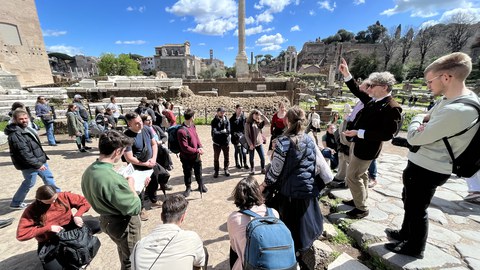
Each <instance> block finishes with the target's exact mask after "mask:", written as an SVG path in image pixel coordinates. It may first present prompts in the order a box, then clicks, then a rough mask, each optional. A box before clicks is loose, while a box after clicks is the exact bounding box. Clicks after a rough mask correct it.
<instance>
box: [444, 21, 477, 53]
mask: <svg viewBox="0 0 480 270" xmlns="http://www.w3.org/2000/svg"><path fill="white" fill-rule="evenodd" d="M473 23H475V17H474V16H473V15H472V14H469V13H465V12H458V13H455V14H454V15H452V17H451V18H450V20H449V25H448V30H447V39H448V42H447V47H448V48H449V49H450V51H451V52H459V51H461V50H462V48H463V47H464V46H465V44H466V43H467V41H468V39H469V38H470V37H471V36H473V33H474V30H473V28H472V27H471V24H473Z"/></svg>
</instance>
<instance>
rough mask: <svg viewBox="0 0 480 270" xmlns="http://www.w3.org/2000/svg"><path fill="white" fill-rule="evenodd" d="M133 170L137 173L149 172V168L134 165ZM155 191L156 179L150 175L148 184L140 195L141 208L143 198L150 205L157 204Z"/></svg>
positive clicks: (153, 175) (156, 186)
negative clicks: (146, 199)
mask: <svg viewBox="0 0 480 270" xmlns="http://www.w3.org/2000/svg"><path fill="white" fill-rule="evenodd" d="M133 168H135V170H139V171H146V170H150V169H151V168H148V167H144V166H137V165H134V166H133ZM157 189H158V179H157V177H155V174H153V173H152V175H151V176H150V183H148V185H147V186H146V187H145V191H144V192H142V193H140V201H141V202H142V208H143V197H144V195H145V197H147V198H148V199H149V200H150V201H151V202H152V203H155V202H157V200H158V199H157Z"/></svg>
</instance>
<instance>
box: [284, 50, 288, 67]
mask: <svg viewBox="0 0 480 270" xmlns="http://www.w3.org/2000/svg"><path fill="white" fill-rule="evenodd" d="M287 59H288V54H287V53H285V68H284V69H283V71H285V72H287Z"/></svg>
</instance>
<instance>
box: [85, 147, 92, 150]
mask: <svg viewBox="0 0 480 270" xmlns="http://www.w3.org/2000/svg"><path fill="white" fill-rule="evenodd" d="M84 149H85V150H92V147H90V146H85V147H84Z"/></svg>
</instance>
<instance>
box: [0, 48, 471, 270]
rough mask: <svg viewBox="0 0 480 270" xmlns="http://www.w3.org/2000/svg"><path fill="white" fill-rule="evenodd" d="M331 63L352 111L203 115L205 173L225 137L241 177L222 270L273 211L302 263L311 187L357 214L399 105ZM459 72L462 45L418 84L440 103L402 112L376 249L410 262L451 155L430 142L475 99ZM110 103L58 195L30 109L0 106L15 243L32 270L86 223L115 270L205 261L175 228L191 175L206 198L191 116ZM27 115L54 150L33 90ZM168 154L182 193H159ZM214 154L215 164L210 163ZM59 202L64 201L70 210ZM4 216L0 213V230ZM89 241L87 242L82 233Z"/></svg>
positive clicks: (456, 126) (72, 122)
mask: <svg viewBox="0 0 480 270" xmlns="http://www.w3.org/2000/svg"><path fill="white" fill-rule="evenodd" d="M339 71H340V73H341V74H342V75H343V77H344V80H345V82H346V85H347V87H348V88H349V90H350V91H351V92H352V93H353V94H354V95H355V96H356V97H357V98H358V99H359V101H358V103H357V104H356V105H355V106H354V107H353V109H352V108H351V107H350V105H348V104H347V105H345V108H344V115H343V116H342V117H340V115H339V114H338V113H334V114H332V117H331V119H330V121H329V122H327V123H322V122H321V117H320V115H319V114H318V112H317V111H316V108H315V107H314V106H312V107H310V111H309V112H308V113H306V112H305V111H304V110H302V109H301V108H299V107H297V106H293V107H291V108H287V106H286V104H285V103H283V102H280V103H278V109H277V111H276V112H275V114H274V115H273V117H272V119H268V118H267V117H266V116H265V115H264V114H263V113H262V111H261V110H260V109H258V108H254V109H252V110H251V111H250V112H248V113H245V112H244V111H243V107H242V105H241V104H238V105H236V106H235V108H231V110H232V111H234V112H233V114H232V115H231V117H230V118H228V117H227V115H226V111H227V109H226V108H224V107H218V109H217V110H216V114H215V116H214V118H213V120H212V121H211V123H210V125H211V137H212V142H213V156H214V164H213V169H214V171H213V178H214V179H215V178H219V177H220V175H221V174H222V175H223V176H224V177H229V176H230V170H229V167H230V143H231V144H232V145H233V148H234V151H233V152H234V160H235V168H236V169H239V170H242V169H246V170H249V171H248V172H249V176H247V177H245V178H242V179H241V180H240V181H239V182H238V183H237V184H236V186H235V188H234V190H233V191H232V197H233V200H234V204H235V205H236V206H237V207H238V208H239V210H240V211H235V212H233V213H231V214H230V216H228V217H226V219H227V229H228V235H229V239H230V260H229V263H230V267H231V269H244V267H245V265H246V264H250V263H251V261H250V260H251V258H249V257H248V256H247V254H250V252H251V250H248V249H250V248H251V246H249V245H250V244H249V243H247V242H248V241H247V233H248V230H247V227H248V226H249V224H250V223H251V222H253V220H255V219H256V218H262V217H264V218H273V219H280V220H281V221H282V223H281V224H284V226H285V227H286V228H288V230H287V231H288V233H287V234H286V235H285V236H286V237H287V238H290V239H291V241H292V243H293V249H292V252H291V255H292V256H294V258H295V263H294V265H290V266H288V267H291V268H288V267H286V268H284V269H297V264H298V267H300V269H303V268H304V267H305V266H306V264H305V261H304V258H306V256H309V255H308V253H309V252H313V249H312V245H313V241H315V240H316V239H317V238H318V237H319V236H320V235H321V234H322V232H323V216H322V213H321V211H320V206H319V203H318V199H319V196H320V194H321V191H322V189H324V187H325V186H329V187H331V188H338V187H347V188H348V189H349V190H350V193H351V195H352V198H353V199H352V200H344V201H343V203H344V204H346V205H349V206H351V207H353V208H352V210H350V211H347V212H346V216H347V217H349V218H352V219H361V218H364V217H367V216H368V215H369V213H370V211H369V208H368V203H367V202H368V197H369V191H368V189H369V187H373V186H375V185H376V184H377V179H376V174H377V171H376V162H375V161H376V159H377V158H378V157H379V155H380V153H381V150H382V145H383V142H386V141H389V140H391V139H392V138H393V137H394V136H395V135H396V134H397V133H398V129H399V127H400V126H399V123H401V122H402V108H401V106H400V105H399V104H398V103H397V102H396V101H395V100H394V98H393V97H392V95H391V92H392V88H393V85H394V84H395V79H394V76H393V75H392V74H391V73H389V72H374V73H372V74H370V76H369V77H368V78H367V79H365V80H363V81H362V82H360V83H359V82H357V81H356V80H355V79H354V78H353V76H352V74H350V71H349V67H348V64H347V62H346V61H345V60H344V59H342V60H341V64H340V66H339ZM470 72H471V59H470V57H468V56H467V55H466V54H463V53H453V54H450V55H446V56H444V57H441V58H439V59H437V60H436V61H434V62H433V63H432V64H430V65H429V66H428V67H427V68H426V69H425V73H424V75H425V79H426V82H427V85H428V88H429V89H430V90H431V91H432V92H433V94H434V95H435V96H443V99H442V100H441V101H440V102H438V103H437V104H435V105H434V106H433V107H432V108H431V109H430V110H429V111H428V112H427V113H426V114H422V115H418V116H415V117H414V118H413V119H412V121H411V123H410V126H409V128H408V135H407V140H408V143H410V144H411V145H413V146H417V148H416V149H415V150H412V149H411V150H410V151H409V153H408V164H407V167H406V168H405V170H404V172H403V185H404V187H403V192H402V201H403V204H404V211H405V216H404V219H403V223H402V225H401V228H400V229H393V228H388V229H386V231H385V233H386V235H387V236H388V237H389V238H390V239H392V240H393V241H392V242H390V243H387V244H385V248H386V249H388V250H389V251H391V252H394V253H398V254H403V255H408V256H411V257H414V258H418V259H422V258H423V257H424V250H425V246H426V241H427V237H428V213H427V208H428V206H429V205H430V202H431V200H432V197H433V195H434V194H435V190H436V188H437V187H438V186H441V185H443V184H444V183H445V182H446V181H447V180H448V178H449V177H450V175H451V173H452V165H451V158H450V156H449V154H448V153H447V152H446V151H444V149H445V145H444V143H443V142H442V140H441V138H442V137H446V136H451V135H454V134H457V133H458V132H460V131H462V130H463V129H465V127H468V126H469V125H471V124H472V123H474V122H475V121H476V119H477V117H478V115H477V111H476V110H475V108H473V107H470V106H463V104H462V103H461V102H457V101H458V100H459V99H469V100H471V101H473V102H476V103H477V104H478V103H479V102H480V100H479V98H478V96H477V95H475V94H474V93H473V92H471V91H470V90H468V89H467V88H466V87H465V79H466V77H467V76H468V74H469V73H470ZM82 99H83V97H82V96H80V95H75V97H74V102H73V103H72V104H69V106H68V110H67V126H68V133H69V135H70V136H71V137H72V138H75V143H76V145H77V148H78V150H79V151H80V152H85V151H86V150H89V149H90V148H89V147H88V146H86V143H87V142H89V140H90V137H89V122H88V114H87V116H86V118H85V117H84V116H85V113H86V110H85V107H84V105H83V104H82ZM110 101H111V103H109V104H108V105H107V106H106V108H104V107H103V106H102V107H101V108H100V107H98V108H97V110H96V116H95V119H94V120H93V121H94V122H95V123H96V124H97V125H99V126H102V127H103V132H101V133H100V134H99V140H98V149H99V152H100V155H99V158H98V159H97V160H96V161H95V162H94V163H92V164H91V165H90V166H89V167H88V168H87V169H86V170H85V172H84V174H83V176H82V182H81V188H82V192H83V194H84V196H85V197H83V196H81V195H77V194H74V193H70V192H61V190H60V188H59V187H58V186H57V185H56V183H55V181H54V177H53V174H52V172H51V171H50V170H49V167H48V164H47V160H48V156H47V155H46V153H45V151H44V149H43V147H42V144H41V142H40V138H39V137H38V134H37V130H38V128H37V127H35V126H34V125H33V121H32V117H31V115H30V114H29V112H28V111H27V110H26V108H25V106H23V104H21V103H15V104H14V106H12V121H11V123H10V124H9V125H8V126H7V128H6V129H5V132H6V134H7V135H8V142H9V147H10V155H11V159H12V162H13V164H14V166H15V168H16V169H18V170H20V171H21V172H22V175H23V177H24V180H23V182H22V183H21V185H20V187H19V188H18V190H17V192H16V193H15V194H14V196H13V198H12V201H11V204H10V207H11V208H12V209H24V212H23V214H22V217H21V219H20V222H19V226H18V230H17V239H18V240H20V241H25V240H28V239H32V238H35V239H36V240H37V241H38V249H37V253H38V256H39V258H40V260H41V261H42V265H43V267H44V269H62V268H63V267H65V265H66V264H68V263H69V262H68V261H65V260H66V259H65V256H61V255H60V253H54V252H52V251H51V250H50V249H52V248H51V247H55V246H58V245H60V243H61V237H60V236H59V235H60V233H61V232H63V231H70V230H75V229H79V228H86V229H85V230H87V229H88V230H87V231H89V232H90V233H89V234H90V235H92V234H95V233H97V232H99V231H100V230H101V231H103V232H105V233H106V234H107V235H108V236H109V237H110V239H111V240H112V241H113V242H114V243H115V244H116V245H117V251H118V255H119V258H120V262H121V269H132V268H133V269H151V268H155V269H157V268H158V269H160V268H162V269H163V268H165V267H167V268H171V269H191V268H192V267H202V266H206V265H207V263H208V252H207V250H206V248H205V247H204V246H203V242H202V240H201V238H200V237H199V236H198V234H197V233H195V232H193V231H186V230H183V229H182V228H181V226H182V224H183V222H184V220H185V216H186V215H187V207H188V200H186V198H187V197H189V196H190V195H191V192H192V175H193V176H194V177H195V180H196V182H197V187H198V191H199V192H200V194H203V193H206V192H208V188H207V186H206V185H205V183H204V181H203V180H204V179H203V174H202V156H203V155H204V153H205V151H206V150H204V149H205V148H204V145H203V144H202V142H201V140H200V137H199V136H198V134H197V130H196V126H195V124H194V120H195V111H193V110H192V109H186V110H185V111H184V113H183V117H184V121H183V122H182V123H181V124H179V125H177V123H176V117H175V115H174V113H173V104H171V103H169V102H162V100H157V101H155V102H153V103H152V104H149V103H148V101H147V100H146V99H142V100H141V103H140V105H139V106H138V108H137V109H136V110H135V112H129V113H127V114H125V115H124V116H123V115H121V114H120V112H119V108H118V106H117V104H116V99H115V97H113V96H112V97H111V98H110ZM35 110H36V114H37V117H39V118H40V119H41V120H42V122H43V123H44V125H45V128H46V131H47V139H48V144H49V145H51V146H54V145H56V144H57V143H59V142H58V141H56V140H55V137H54V135H53V118H52V117H53V114H52V110H51V108H50V107H49V105H48V103H47V101H46V99H45V98H44V97H39V98H38V101H37V105H36V107H35ZM246 114H248V116H246ZM119 119H124V120H125V121H126V123H127V129H126V130H125V131H124V132H120V131H117V130H116V129H115V126H116V125H117V124H118V120H119ZM268 124H270V133H271V137H270V142H269V143H268V147H267V148H266V151H265V149H264V145H265V146H266V145H267V138H266V136H265V135H264V133H263V128H264V127H265V125H268ZM322 124H323V126H325V128H326V130H325V134H324V135H323V136H322V138H321V141H320V142H319V141H318V138H317V136H318V133H319V132H320V131H321V126H322ZM477 129H478V127H474V128H472V129H469V130H468V131H467V132H464V133H462V134H461V135H459V136H455V137H452V138H450V139H449V141H450V144H451V148H452V152H453V154H454V156H458V155H459V154H460V153H462V152H463V150H465V149H466V148H467V146H468V144H469V142H470V140H471V139H472V138H473V136H474V134H475V133H476V132H477ZM310 132H312V135H313V138H312V136H311V135H310V134H309V133H310ZM172 136H173V137H172ZM172 142H175V143H176V148H178V149H177V150H174V149H173V144H172V145H171V143H172ZM169 147H170V149H168V148H169ZM171 151H172V152H173V151H175V153H176V152H178V154H179V158H180V162H181V164H182V169H183V178H184V185H185V191H184V192H183V193H181V194H175V195H167V194H166V192H165V191H166V190H171V189H172V187H171V186H170V185H169V184H168V180H169V178H170V174H169V171H170V170H172V168H173V162H172V159H171V157H170V152H171ZM255 152H256V153H257V154H258V156H259V159H260V170H261V171H260V172H261V174H256V170H255V168H256V166H255ZM221 153H223V167H220V154H221ZM247 153H248V155H249V163H247ZM267 155H268V161H269V162H267ZM121 160H123V161H125V162H127V163H128V164H131V166H133V168H134V169H135V170H137V171H146V172H147V174H148V175H145V179H141V180H142V181H144V183H145V186H144V187H143V189H141V190H138V187H136V186H135V181H138V179H136V180H135V179H134V178H133V177H132V176H128V175H121V174H120V173H118V172H117V171H115V170H114V165H115V164H116V163H118V162H120V161H121ZM266 163H269V164H268V165H267V164H266ZM192 172H193V173H192ZM333 173H336V175H335V176H334V175H333ZM37 176H40V177H41V178H42V180H43V182H44V185H43V186H41V187H40V188H38V189H37V191H36V196H35V201H34V202H33V203H32V204H30V205H27V204H26V203H25V202H24V200H25V198H26V195H27V193H28V192H29V190H30V189H31V188H32V187H33V186H34V185H35V182H36V178H37ZM260 177H261V178H262V179H259V178H260ZM479 181H480V176H479V173H477V174H474V175H473V176H472V177H470V178H469V179H468V180H467V182H468V185H469V195H468V196H467V197H466V198H465V199H466V200H469V201H472V202H477V201H478V200H479V199H480V191H479V187H480V184H479ZM158 189H160V190H162V191H163V193H164V195H165V198H164V200H163V203H162V201H161V199H160V196H161V195H158V194H157V190H158ZM146 201H147V202H146ZM90 207H93V209H94V210H95V211H96V212H97V213H98V214H99V215H100V217H99V220H98V221H96V219H87V218H84V217H83V214H84V213H85V212H87V211H88V210H89V209H90ZM159 207H161V208H162V214H161V219H162V221H163V224H162V225H160V226H158V227H157V228H155V229H154V230H153V231H152V232H151V233H150V234H149V235H147V236H145V237H144V238H142V236H141V227H142V226H141V221H146V220H148V215H147V212H146V210H147V209H151V208H159ZM271 208H273V210H272V209H271ZM71 209H76V212H75V214H74V215H72V212H71ZM254 217H255V218H254ZM11 222H12V221H11V220H10V221H1V222H0V225H2V226H3V224H11ZM5 226H8V225H5ZM269 237H275V235H272V236H270V235H265V236H264V238H265V239H268V238H269ZM277 237H278V235H277ZM89 239H90V240H89V241H92V242H95V241H98V239H97V238H96V237H91V238H89ZM97 245H99V244H97ZM97 250H98V249H97ZM95 253H96V251H95V252H93V253H92V254H93V256H94V254H95ZM90 260H91V258H90ZM88 263H89V261H88V262H86V264H88ZM266 263H267V264H268V263H273V262H266ZM276 263H279V262H278V261H277V262H276ZM282 269H283V268H282Z"/></svg>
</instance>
